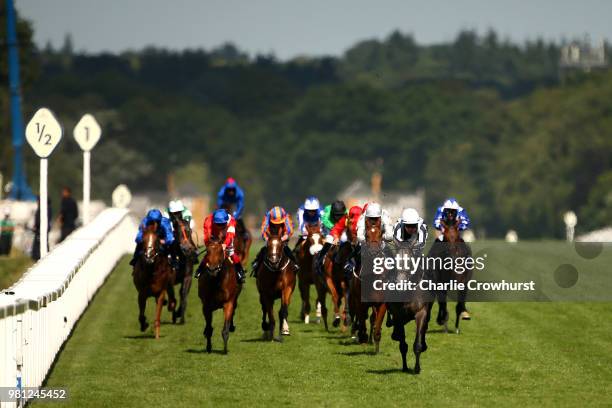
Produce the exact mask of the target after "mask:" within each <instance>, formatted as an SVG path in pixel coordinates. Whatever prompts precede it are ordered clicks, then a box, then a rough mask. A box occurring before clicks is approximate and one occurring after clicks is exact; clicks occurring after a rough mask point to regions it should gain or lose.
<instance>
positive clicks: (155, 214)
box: [130, 209, 175, 267]
mask: <svg viewBox="0 0 612 408" xmlns="http://www.w3.org/2000/svg"><path fill="white" fill-rule="evenodd" d="M153 223H156V224H157V234H158V236H159V238H160V240H161V243H162V245H163V250H164V252H165V253H166V254H168V253H169V252H170V246H171V245H172V243H173V242H174V234H173V233H172V223H171V222H170V220H169V219H168V218H166V217H164V216H162V213H161V211H159V210H158V209H152V210H149V212H148V213H147V215H146V216H145V217H144V218H143V219H142V221H141V222H140V226H139V227H138V234H137V235H136V249H134V255H133V256H132V260H131V261H130V265H132V266H134V265H136V260H137V259H138V255H139V254H140V251H141V250H142V234H143V233H144V231H145V229H146V228H147V227H148V226H149V225H151V224H153ZM172 266H173V267H175V265H174V263H173V265H172Z"/></svg>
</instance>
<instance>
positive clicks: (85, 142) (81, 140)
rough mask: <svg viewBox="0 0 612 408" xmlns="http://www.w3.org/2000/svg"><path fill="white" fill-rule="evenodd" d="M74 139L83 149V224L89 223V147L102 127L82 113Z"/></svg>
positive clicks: (91, 147) (90, 116)
mask: <svg viewBox="0 0 612 408" xmlns="http://www.w3.org/2000/svg"><path fill="white" fill-rule="evenodd" d="M72 133H73V135H74V140H76V141H77V143H78V144H79V146H80V147H81V150H83V225H85V224H87V223H89V215H90V214H89V202H90V199H89V197H90V191H91V167H90V163H91V149H93V148H94V146H95V145H96V143H98V140H100V136H101V135H102V129H100V125H98V122H97V121H96V119H95V118H94V117H93V116H92V115H90V114H89V113H86V114H85V115H83V117H82V118H81V120H79V123H77V124H76V126H75V127H74V130H73V131H72Z"/></svg>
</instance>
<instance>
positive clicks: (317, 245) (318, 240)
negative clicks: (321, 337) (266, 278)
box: [296, 224, 323, 324]
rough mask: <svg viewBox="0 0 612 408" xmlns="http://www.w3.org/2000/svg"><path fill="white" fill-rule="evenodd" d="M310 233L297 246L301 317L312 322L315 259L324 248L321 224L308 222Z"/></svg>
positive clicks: (307, 229) (307, 230) (306, 321)
mask: <svg viewBox="0 0 612 408" xmlns="http://www.w3.org/2000/svg"><path fill="white" fill-rule="evenodd" d="M306 232H307V233H308V235H307V236H306V239H305V240H304V241H302V243H301V244H300V246H299V247H298V248H297V251H296V252H297V254H296V258H297V260H298V264H299V266H300V269H299V271H298V288H299V289H300V296H301V298H302V309H301V310H300V319H301V320H303V321H304V323H306V324H308V323H309V322H310V285H313V284H314V283H315V273H316V272H315V268H314V261H315V259H316V254H317V253H319V251H320V250H321V248H323V236H322V235H321V225H320V224H316V225H308V224H306Z"/></svg>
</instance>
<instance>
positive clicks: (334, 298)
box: [325, 266, 340, 327]
mask: <svg viewBox="0 0 612 408" xmlns="http://www.w3.org/2000/svg"><path fill="white" fill-rule="evenodd" d="M332 267H333V266H332ZM325 283H326V284H327V287H328V289H329V293H330V294H331V298H332V303H333V305H334V321H333V322H332V325H333V326H334V327H338V326H340V308H339V307H338V303H339V302H338V301H339V295H338V291H337V290H336V285H334V280H333V278H332V274H331V272H330V273H329V274H326V275H325Z"/></svg>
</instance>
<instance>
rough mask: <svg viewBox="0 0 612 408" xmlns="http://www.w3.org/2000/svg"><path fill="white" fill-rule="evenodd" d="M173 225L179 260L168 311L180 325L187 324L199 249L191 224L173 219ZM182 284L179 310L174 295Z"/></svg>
mask: <svg viewBox="0 0 612 408" xmlns="http://www.w3.org/2000/svg"><path fill="white" fill-rule="evenodd" d="M171 216H172V215H171ZM172 225H173V227H174V243H173V244H172V245H173V248H172V252H173V255H174V256H176V257H177V258H178V259H177V261H178V265H179V268H178V271H177V273H176V278H175V281H174V282H173V283H172V284H170V285H168V298H169V302H168V309H169V310H170V311H171V312H172V323H176V320H177V319H178V320H179V323H180V324H184V323H185V312H186V310H187V299H188V297H189V290H190V289H191V281H192V276H193V263H194V260H195V259H196V253H197V247H196V245H195V243H194V242H193V238H192V236H191V227H190V226H189V222H187V221H185V220H183V219H180V218H175V217H172ZM176 284H180V285H181V287H180V290H179V293H180V295H181V301H180V304H179V307H178V309H177V308H176V307H175V306H176V297H175V295H174V285H176Z"/></svg>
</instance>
